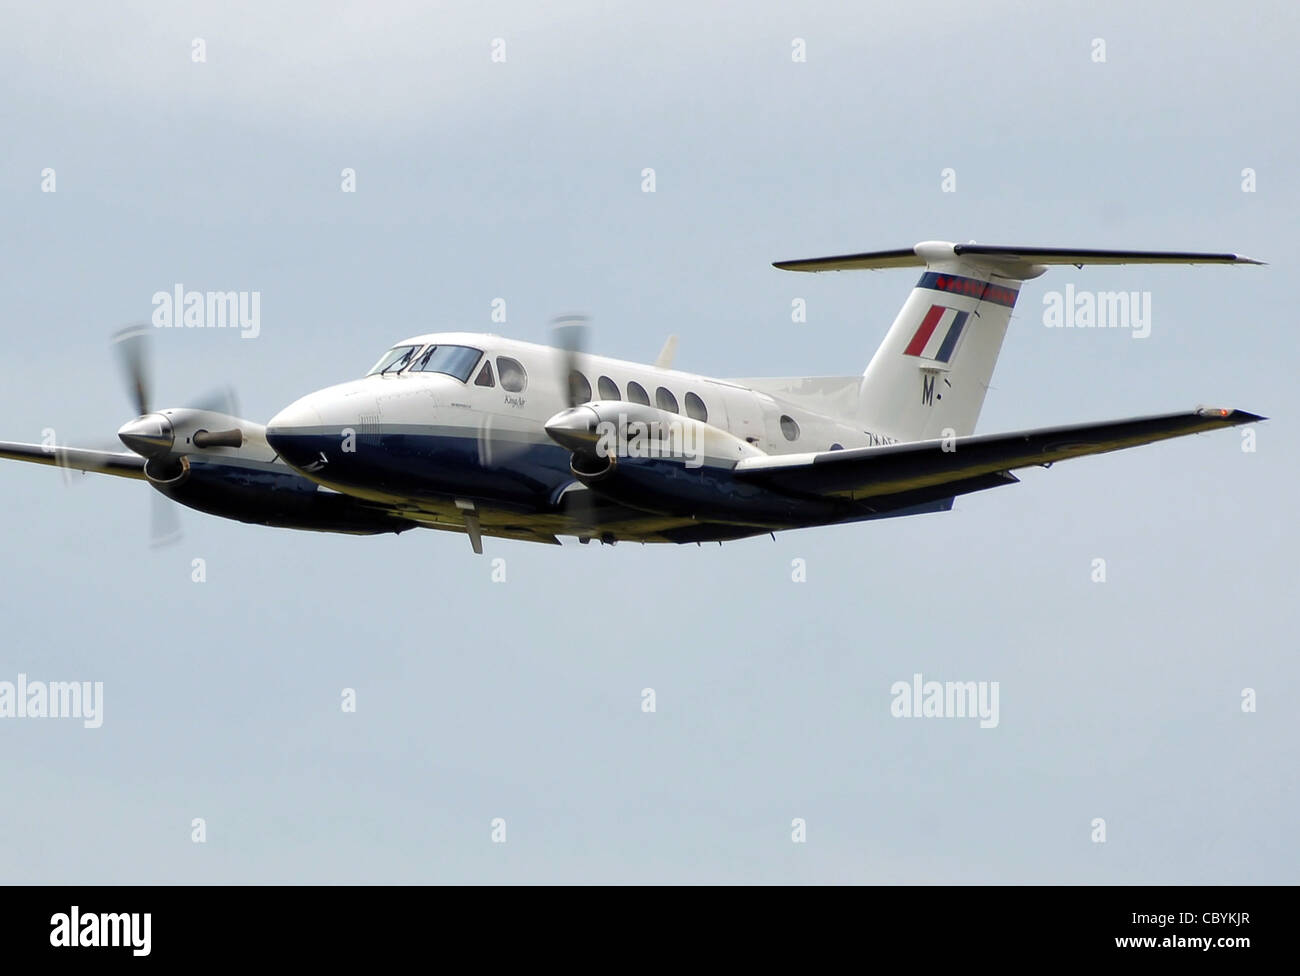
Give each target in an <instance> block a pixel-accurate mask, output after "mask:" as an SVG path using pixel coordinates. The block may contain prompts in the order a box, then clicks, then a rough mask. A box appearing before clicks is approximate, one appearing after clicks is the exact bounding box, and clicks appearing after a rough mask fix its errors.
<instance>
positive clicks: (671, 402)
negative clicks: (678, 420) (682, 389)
mask: <svg viewBox="0 0 1300 976" xmlns="http://www.w3.org/2000/svg"><path fill="white" fill-rule="evenodd" d="M655 406H656V407H658V408H659V409H660V410H667V411H668V412H669V413H676V412H677V397H675V396H673V395H672V392H671V391H669V390H668V389H667V388H666V387H662V386H661V387H659V389H657V390H655Z"/></svg>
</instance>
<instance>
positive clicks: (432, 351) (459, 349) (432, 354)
mask: <svg viewBox="0 0 1300 976" xmlns="http://www.w3.org/2000/svg"><path fill="white" fill-rule="evenodd" d="M482 355H483V350H482V349H474V348H473V347H471V346H430V347H429V348H428V350H427V351H426V352H425V353H424V355H422V356H421V357H420V358H419V359H417V360H416V361H415V365H414V366H412V367H411V372H413V373H416V372H419V373H446V374H447V375H448V376H454V377H456V379H458V380H460V381H461V382H462V383H466V382H468V381H469V374H470V373H472V372H474V367H475V366H477V365H478V361H479V357H480V356H482Z"/></svg>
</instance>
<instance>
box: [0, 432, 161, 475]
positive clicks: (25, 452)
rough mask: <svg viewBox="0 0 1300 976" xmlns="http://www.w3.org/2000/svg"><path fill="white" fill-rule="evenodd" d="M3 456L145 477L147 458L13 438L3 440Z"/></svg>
mask: <svg viewBox="0 0 1300 976" xmlns="http://www.w3.org/2000/svg"><path fill="white" fill-rule="evenodd" d="M0 458H8V459H10V460H11V461H30V462H32V463H33V464H49V465H53V466H55V467H60V468H71V469H73V470H74V471H93V472H95V473H96V474H111V475H116V476H117V477H119V478H136V479H138V480H144V458H142V457H140V455H138V454H127V453H122V454H118V453H114V452H111V451H88V450H85V449H84V448H79V447H56V448H53V449H51V448H48V447H46V446H45V445H43V444H16V443H14V442H13V441H0Z"/></svg>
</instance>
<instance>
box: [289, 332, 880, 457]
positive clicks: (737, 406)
mask: <svg viewBox="0 0 1300 976" xmlns="http://www.w3.org/2000/svg"><path fill="white" fill-rule="evenodd" d="M434 344H436V345H439V346H448V345H451V346H464V347H468V348H470V349H474V350H478V351H480V352H481V353H482V355H481V356H480V357H479V358H478V360H477V362H476V363H475V364H474V365H473V367H472V369H471V370H470V374H469V377H468V379H467V380H466V381H464V382H462V381H461V380H460V379H458V378H457V377H455V376H452V375H448V374H446V373H439V372H422V371H417V370H415V369H412V368H411V367H410V366H409V365H408V366H406V367H403V368H401V369H400V370H394V371H392V372H388V373H384V374H372V375H369V376H366V377H364V378H362V379H358V380H352V381H349V382H346V383H342V384H339V385H336V386H331V387H327V388H325V389H323V390H319V391H317V392H315V393H312V394H309V395H308V396H306V397H303V398H302V399H300V400H298V401H297V402H295V403H294V404H292V405H290V406H289V407H287V408H286V409H285V410H284V411H282V412H281V413H280V414H278V415H277V416H276V417H275V418H274V419H273V420H272V421H271V424H270V426H273V427H276V428H279V429H285V428H287V427H294V426H304V427H313V428H332V429H335V430H339V429H342V428H345V427H350V428H354V429H358V430H365V429H371V428H376V427H377V428H388V427H402V428H414V427H422V426H427V427H436V428H439V429H442V430H449V429H456V428H463V429H464V431H465V435H466V436H475V435H476V433H477V432H480V431H482V430H483V429H484V425H485V424H488V425H490V428H491V430H492V431H493V433H494V434H510V433H516V434H518V435H521V436H524V437H529V438H536V439H537V440H538V441H539V442H540V441H544V440H545V439H546V434H545V432H544V429H543V427H544V424H545V423H546V421H547V419H548V418H550V417H552V416H553V415H554V414H555V413H556V412H557V411H559V410H562V409H564V408H565V407H566V406H568V391H567V390H566V389H565V388H564V383H565V380H564V374H565V371H566V369H567V367H568V366H569V365H573V366H575V368H576V369H577V371H578V372H579V373H581V374H582V376H583V377H584V378H585V380H586V382H587V383H588V384H589V385H590V388H591V392H590V395H589V396H582V397H579V399H580V400H591V401H597V400H600V401H609V400H623V401H632V400H634V399H636V398H637V396H638V395H639V394H640V392H641V391H644V398H645V400H647V401H648V402H649V403H650V404H651V405H655V406H659V407H661V408H663V409H666V410H669V411H670V412H674V413H680V414H682V415H683V416H694V418H695V419H697V420H706V421H707V423H709V424H711V425H713V426H716V427H719V428H721V429H722V430H725V431H728V432H729V433H731V434H733V435H735V436H736V437H738V438H741V439H742V440H746V441H748V442H749V443H750V444H752V445H754V446H755V447H757V448H758V449H759V450H761V451H763V452H765V453H768V454H794V453H807V452H811V451H825V450H829V449H831V448H833V447H834V446H836V445H839V446H841V447H846V448H847V447H866V446H870V445H872V444H878V443H881V441H882V440H892V438H888V437H885V436H883V435H881V434H879V433H876V432H867V431H864V430H862V429H860V428H859V427H857V426H854V424H853V420H852V418H851V417H849V418H838V419H837V418H836V417H833V416H828V415H827V414H825V413H821V412H818V411H816V410H811V409H808V407H807V406H806V405H804V404H800V403H795V402H793V401H792V399H789V398H787V397H784V396H780V395H776V396H774V395H770V394H768V393H765V392H761V391H759V390H756V389H754V388H752V387H750V386H747V385H741V384H742V383H743V382H745V381H739V382H738V381H730V380H721V379H715V378H713V377H708V376H702V375H700V374H696V373H686V372H682V371H680V370H674V369H665V368H662V367H658V366H654V365H650V364H645V363H635V362H629V361H626V360H621V359H612V358H609V357H607V356H595V355H589V354H585V353H578V354H576V355H574V356H572V357H570V354H569V353H568V352H566V351H565V350H562V349H557V348H555V347H553V346H543V345H538V344H535V343H530V342H522V341H519V340H516V339H507V338H503V337H501V336H498V335H491V334H483V333H470V332H443V333H430V334H426V335H419V336H413V337H411V338H409V339H404V340H402V341H401V342H398V343H396V344H395V345H394V348H397V347H401V346H414V347H417V352H416V353H415V354H414V355H413V356H412V357H411V358H412V361H418V358H419V356H420V352H419V350H423V349H426V348H427V347H428V346H430V345H434ZM503 358H504V359H506V360H513V361H514V362H515V363H518V364H519V365H520V366H521V367H522V368H523V371H524V374H525V378H524V382H523V384H522V388H520V384H519V383H518V382H511V380H515V379H516V375H513V373H512V368H511V365H510V363H509V362H506V363H505V366H506V369H504V370H503V369H502V368H501V366H502V359H503ZM485 362H486V363H488V364H490V366H491V377H490V380H491V384H492V385H490V386H489V385H483V384H482V381H481V380H480V373H481V372H482V370H483V369H484V363H485ZM503 373H505V374H511V375H509V376H507V375H503ZM806 382H807V383H808V384H809V385H813V386H815V385H816V382H817V381H816V380H810V381H806ZM610 384H612V386H611V385H610ZM696 398H698V399H696ZM827 402H828V403H829V400H828V401H827ZM701 405H702V407H703V409H702V410H701V409H700V407H701ZM783 418H785V421H784V422H783ZM790 421H793V423H790Z"/></svg>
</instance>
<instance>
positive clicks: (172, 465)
mask: <svg viewBox="0 0 1300 976" xmlns="http://www.w3.org/2000/svg"><path fill="white" fill-rule="evenodd" d="M149 333H150V327H149V326H147V325H133V326H129V327H127V328H125V329H122V330H120V331H119V332H116V333H114V335H113V337H112V346H113V348H114V350H115V352H116V353H117V359H118V363H119V365H120V366H121V368H122V375H123V379H124V380H125V381H126V387H127V396H128V397H129V398H130V400H131V404H132V406H134V407H135V410H136V413H137V416H136V417H135V419H134V420H129V421H127V422H126V423H125V424H123V425H122V427H121V428H120V429H119V430H118V432H117V436H118V439H119V440H120V441H121V442H122V443H123V444H125V445H126V447H127V448H128V449H129V450H131V451H132V452H134V453H135V454H138V455H140V456H141V457H142V458H144V459H145V462H146V463H145V469H144V473H145V477H146V478H148V479H149V481H150V483H151V484H153V485H155V486H165V485H168V484H178V483H179V482H180V481H181V480H182V479H183V478H184V476H185V475H186V474H187V472H188V469H189V462H188V460H187V455H188V454H190V453H193V450H192V449H191V447H192V448H197V449H198V450H199V451H202V450H205V449H208V448H214V447H236V448H237V447H240V446H241V445H242V444H243V443H244V435H243V432H242V431H241V430H240V429H239V428H238V427H231V428H228V429H223V430H207V429H203V428H200V429H198V430H194V431H193V432H192V433H190V435H189V445H187V448H186V450H182V451H177V450H176V426H175V424H174V423H173V418H174V419H175V421H176V422H179V423H183V424H185V425H186V426H187V427H188V426H191V425H192V424H193V423H194V422H199V423H201V422H202V421H203V420H204V419H205V418H204V417H203V415H204V414H219V415H223V416H224V417H226V418H238V416H239V402H238V400H237V398H236V397H235V393H234V390H233V389H231V388H230V387H225V388H222V389H219V390H216V391H213V392H212V393H209V394H208V395H207V396H205V397H203V398H201V399H200V400H198V401H196V402H194V403H193V404H192V405H190V406H189V407H184V408H181V409H179V410H168V411H167V412H166V413H158V412H154V411H153V409H152V402H153V382H152V380H153V370H152V367H151V357H150V347H149ZM168 414H171V415H172V416H171V417H169V416H168ZM212 419H214V420H215V419H217V418H215V417H214V418H212ZM214 426H215V425H214ZM164 494H165V492H163V491H156V492H154V493H153V501H152V503H151V506H152V507H151V509H150V517H149V540H150V545H153V546H161V545H166V544H168V543H170V542H175V541H176V540H178V539H179V538H180V536H181V527H180V520H179V519H178V518H177V515H176V509H175V507H174V504H175V503H174V502H172V501H171V499H170V498H166V497H164Z"/></svg>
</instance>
